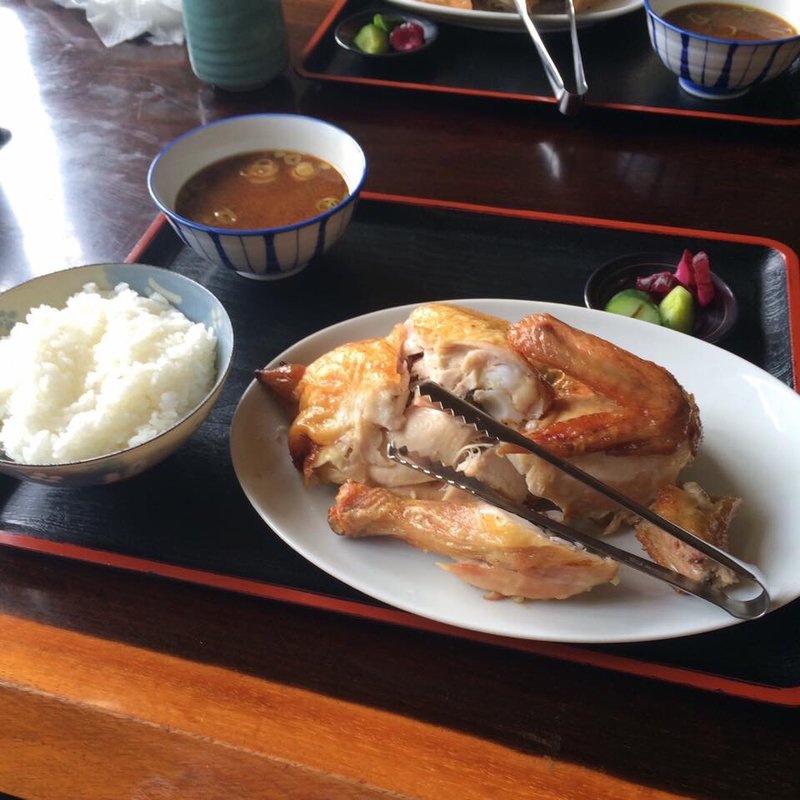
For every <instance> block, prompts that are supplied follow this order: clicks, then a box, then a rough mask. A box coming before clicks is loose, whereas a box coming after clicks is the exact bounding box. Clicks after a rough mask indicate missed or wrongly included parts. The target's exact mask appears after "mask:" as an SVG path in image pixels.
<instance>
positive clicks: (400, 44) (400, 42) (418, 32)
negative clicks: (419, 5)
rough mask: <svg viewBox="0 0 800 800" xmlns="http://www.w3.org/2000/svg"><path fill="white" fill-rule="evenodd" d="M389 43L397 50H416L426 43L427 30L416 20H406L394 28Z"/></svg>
mask: <svg viewBox="0 0 800 800" xmlns="http://www.w3.org/2000/svg"><path fill="white" fill-rule="evenodd" d="M389 44H390V45H391V46H392V47H393V48H394V49H395V50H400V51H406V50H416V49H417V48H419V47H422V45H423V44H425V31H424V30H423V29H422V26H421V25H419V24H418V23H416V22H404V23H403V24H402V25H398V26H397V27H396V28H393V29H392V32H391V33H390V34H389Z"/></svg>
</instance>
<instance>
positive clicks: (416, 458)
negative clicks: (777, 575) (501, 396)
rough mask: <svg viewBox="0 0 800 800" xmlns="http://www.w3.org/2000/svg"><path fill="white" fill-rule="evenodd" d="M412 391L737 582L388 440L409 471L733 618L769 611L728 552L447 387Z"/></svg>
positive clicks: (757, 583) (754, 582) (759, 586)
mask: <svg viewBox="0 0 800 800" xmlns="http://www.w3.org/2000/svg"><path fill="white" fill-rule="evenodd" d="M417 389H418V390H419V392H420V394H422V395H425V396H426V397H429V398H430V399H431V400H432V401H433V402H434V403H438V404H439V405H440V406H441V407H442V408H443V409H444V410H445V411H449V412H451V413H452V414H454V415H455V416H456V417H460V418H462V419H463V420H464V421H465V422H466V423H467V424H469V425H473V426H475V428H476V429H477V430H478V431H479V432H480V433H483V434H485V435H486V436H488V437H489V438H492V439H495V440H497V441H499V442H505V443H507V444H512V445H515V446H516V447H519V448H520V449H522V450H525V451H527V452H529V453H533V454H534V455H536V456H538V457H539V458H542V459H544V460H545V461H547V462H548V463H549V464H552V465H553V466H555V467H557V468H558V469H560V470H562V471H564V472H565V473H567V474H568V475H570V476H571V477H573V478H575V479H576V480H578V481H580V482H581V483H584V484H586V485H587V486H589V487H591V488H592V489H595V490H596V491H598V492H600V493H601V494H603V495H605V496H606V497H609V498H610V499H612V500H614V502H616V503H617V504H619V505H620V506H622V507H623V508H625V509H627V510H628V511H632V512H633V513H634V514H636V515H637V516H639V517H641V518H642V519H644V520H647V521H648V522H650V523H652V524H653V525H655V526H657V527H659V528H661V529H662V530H663V531H665V532H666V533H668V534H670V535H672V536H674V537H675V538H677V539H679V540H680V541H682V542H684V543H685V544H688V545H691V546H692V547H694V548H695V549H697V550H699V551H700V552H701V553H703V554H705V555H706V556H708V557H709V558H711V559H713V560H714V561H716V562H717V563H718V564H721V565H722V566H724V567H727V568H728V569H730V570H731V571H732V572H733V573H734V574H735V575H736V577H737V579H738V581H739V582H738V583H736V584H734V585H733V586H731V587H727V588H725V589H720V588H717V587H714V586H711V585H710V584H708V583H704V582H702V581H696V580H692V579H691V578H688V577H686V576H685V575H681V574H680V573H678V572H674V571H673V570H670V569H667V568H666V567H662V566H661V565H660V564H656V563H655V562H654V561H649V560H648V559H645V558H642V557H640V556H638V555H636V554H635V553H631V552H629V551H627V550H622V549H620V548H618V547H614V546H613V545H611V544H609V543H608V542H606V541H604V540H602V539H598V538H596V537H594V536H592V535H591V534H588V533H584V532H582V531H579V530H575V529H574V528H570V527H568V526H567V525H565V524H564V523H562V522H558V521H557V520H554V519H551V518H550V517H549V516H547V515H546V514H543V513H541V512H539V511H535V510H533V509H531V508H528V507H526V506H522V505H520V504H518V503H515V502H514V501H512V500H509V499H508V498H506V497H504V496H503V495H501V494H500V493H498V492H496V491H495V490H493V489H491V488H490V487H488V486H487V485H486V484H484V483H482V482H481V481H479V480H477V479H476V478H473V477H470V476H468V475H465V474H464V473H463V472H458V471H457V470H455V469H453V468H451V467H447V466H445V465H443V464H440V463H437V462H434V461H432V460H430V459H428V458H425V457H423V456H420V455H418V454H411V453H410V452H408V450H407V449H406V448H404V447H396V446H395V445H394V444H392V443H390V444H389V445H388V446H387V453H386V454H387V456H388V457H389V458H390V459H391V460H393V461H396V462H398V463H400V464H403V465H404V466H407V467H411V468H412V469H416V470H419V471H422V472H425V473H426V474H428V475H431V476H432V477H435V478H437V479H439V480H442V481H446V482H447V483H450V484H452V485H453V486H457V487H458V488H460V489H464V490H466V491H468V492H470V493H471V494H473V495H475V496H476V497H479V498H481V499H482V500H485V501H486V502H487V503H490V504H492V505H494V506H497V507H498V508H502V509H503V510H505V511H508V512H509V513H511V514H516V515H517V516H519V517H522V518H523V519H526V520H528V521H529V522H531V523H533V524H534V525H537V526H539V527H541V528H545V529H546V530H549V531H550V532H552V533H554V534H556V535H557V536H558V537H560V538H562V539H564V540H565V541H567V542H571V543H572V544H576V545H579V546H580V547H582V548H584V549H585V550H587V551H589V552H591V553H594V554H595V555H600V556H605V557H607V558H612V559H614V560H615V561H618V562H619V563H620V564H625V565H626V566H628V567H632V568H633V569H635V570H637V571H639V572H643V573H645V574H646V575H650V576H651V577H653V578H657V579H659V580H661V581H665V582H666V583H669V584H671V585H672V586H675V587H676V588H678V589H681V590H683V591H684V592H687V593H689V594H691V595H694V596H695V597H699V598H701V599H703V600H707V601H708V602H710V603H713V604H714V605H716V606H719V607H720V608H722V609H724V610H725V611H727V612H728V613H729V614H731V615H732V616H734V617H737V618H738V619H757V618H758V617H761V616H763V615H764V614H766V612H767V611H768V610H769V605H770V599H769V594H768V593H767V590H766V588H765V587H764V584H763V583H762V581H761V579H759V578H757V577H756V576H755V575H754V574H753V572H751V571H750V569H748V568H747V567H746V566H745V565H744V564H743V563H742V562H740V561H738V560H737V559H735V558H734V557H733V556H731V555H730V554H729V553H726V552H725V551H724V550H721V549H719V548H718V547H715V546H714V545H712V544H710V543H709V542H706V541H705V540H703V539H700V538H699V537H698V536H695V535H694V534H693V533H691V532H689V531H687V530H685V529H684V528H681V527H679V526H678V525H675V524H674V523H672V522H670V521H669V520H667V519H665V518H664V517H662V516H660V515H658V514H656V513H654V512H653V511H651V510H650V509H649V508H647V507H645V506H643V505H641V504H640V503H637V502H635V501H634V500H631V499H630V498H629V497H627V496H625V495H624V494H621V493H620V492H618V491H617V490H616V489H614V488H612V487H611V486H608V485H607V484H605V483H603V482H602V481H600V480H598V479H597V478H595V477H593V476H592V475H590V474H589V473H587V472H584V471H583V470H581V469H579V468H578V467H576V466H574V465H573V464H570V463H569V462H568V461H564V460H563V459H561V458H559V457H558V456H555V455H553V454H552V453H550V452H548V451H547V450H545V449H543V448H542V447H540V446H539V445H537V444H535V443H534V442H532V441H531V440H530V439H527V438H526V437H524V436H522V435H521V434H519V433H517V432H516V431H514V430H512V429H511V428H509V427H507V426H505V425H503V424H501V423H499V422H498V421H497V420H496V419H494V418H493V417H491V416H489V415H488V414H486V413H485V412H484V411H482V410H481V409H479V408H478V407H477V406H474V405H473V404H472V403H469V402H468V401H466V400H462V399H461V398H459V397H456V395H454V394H452V393H451V392H449V391H447V389H445V388H444V387H442V386H440V385H439V384H438V383H435V382H433V381H423V382H421V383H419V384H417ZM729 590H730V591H733V592H736V595H737V596H734V595H733V594H729V593H728V591H729ZM748 594H750V595H753V596H750V597H747V596H746V595H748ZM743 595H745V596H743Z"/></svg>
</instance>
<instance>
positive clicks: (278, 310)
mask: <svg viewBox="0 0 800 800" xmlns="http://www.w3.org/2000/svg"><path fill="white" fill-rule="evenodd" d="M684 247H688V248H690V249H692V250H699V249H704V250H706V251H707V252H708V253H709V255H710V257H711V259H712V263H713V264H714V265H715V269H716V271H718V272H719V274H720V276H721V277H722V278H724V279H725V280H726V281H727V282H728V283H729V284H730V285H731V287H732V288H733V290H734V291H735V293H736V294H737V296H738V298H739V300H740V302H741V305H742V315H741V317H740V319H739V322H738V324H737V327H736V328H735V329H734V331H733V332H732V334H731V335H730V337H729V338H727V339H726V340H725V341H724V342H722V343H721V346H723V347H725V348H726V349H729V350H731V351H732V352H735V353H737V354H738V355H740V356H742V357H744V358H746V359H748V360H749V361H751V362H753V363H755V364H757V365H759V366H761V367H762V368H764V369H766V370H767V371H769V372H770V373H772V374H773V375H775V376H777V377H778V378H779V379H780V380H782V381H783V382H785V383H787V384H789V385H791V386H795V387H796V383H797V370H798V359H797V352H798V346H797V343H798V333H799V331H798V327H800V325H799V324H798V322H797V321H796V320H795V319H793V318H792V316H791V314H790V309H791V308H792V307H794V308H797V297H798V293H799V292H800V267H799V266H798V259H797V255H796V254H795V253H794V252H793V251H792V250H791V249H789V248H788V247H785V246H783V245H782V244H780V243H778V242H774V241H767V240H761V239H756V238H753V237H748V236H736V235H730V234H719V233H711V232H704V231H695V230H683V229H673V228H658V227H653V226H646V225H640V224H636V225H634V224H628V223H624V222H616V221H609V220H600V219H584V218H565V217H559V216H555V215H548V214H543V213H538V212H524V211H514V210H508V209H495V208H483V207H476V206H469V205H465V204H461V203H442V202H438V201H424V200H419V199H414V198H398V197H390V196H385V195H376V194H364V195H363V196H362V199H361V200H360V202H359V205H358V207H357V209H356V212H355V215H354V218H353V221H352V223H351V227H350V228H349V229H348V231H347V234H346V235H345V237H344V238H343V239H342V240H340V241H339V242H338V243H337V244H336V245H335V246H334V248H332V250H331V251H330V252H329V253H328V254H327V255H325V256H323V257H322V258H321V259H320V260H319V261H317V262H316V263H314V264H312V265H311V266H309V268H308V269H307V270H306V271H305V272H303V273H301V274H300V275H297V276H295V277H293V278H289V279H286V280H283V281H278V282H264V283H262V282H254V281H250V280H247V279H244V278H241V277H239V276H237V275H235V274H234V273H232V272H228V271H224V270H222V269H220V268H217V267H214V266H212V265H209V264H208V263H206V262H204V261H202V260H201V259H199V258H198V257H196V256H195V255H194V254H193V253H192V252H191V251H189V250H187V249H184V248H183V246H182V245H181V243H180V242H179V240H178V239H177V237H176V236H175V235H174V234H173V233H172V230H171V229H170V228H169V226H168V225H166V224H165V222H164V220H163V219H161V218H159V219H158V220H156V221H155V222H154V224H153V226H152V227H151V228H150V230H149V231H147V233H146V234H145V235H144V236H143V238H142V241H141V242H140V245H139V246H138V247H137V248H136V249H135V251H134V252H133V253H131V257H130V259H129V260H131V261H137V262H146V263H151V264H156V265H161V266H167V267H169V268H171V269H174V270H177V271H180V272H182V273H184V274H187V275H189V276H190V277H192V278H194V279H195V280H197V281H198V282H200V283H201V284H203V285H205V286H207V287H208V288H209V289H210V290H211V291H213V292H214V293H215V294H216V295H217V296H218V297H219V298H220V299H221V300H222V301H223V302H224V304H225V306H226V308H227V309H228V312H229V314H230V316H231V319H232V322H233V326H234V332H235V336H236V351H235V355H234V364H233V368H232V372H231V376H230V378H229V381H228V383H227V385H226V388H225V390H224V393H223V395H222V397H221V399H220V401H219V403H218V404H217V406H216V407H215V409H214V410H213V412H212V414H211V415H210V417H209V418H208V420H206V422H205V423H204V424H203V425H202V426H201V428H200V429H199V430H198V432H197V433H196V434H195V435H194V436H193V437H192V439H190V440H189V442H187V443H186V444H185V445H184V446H183V447H182V448H181V449H180V450H179V451H178V452H176V453H175V454H174V455H172V456H171V457H170V458H168V459H167V460H166V461H164V462H163V463H162V464H160V465H159V466H157V467H155V468H154V469H152V470H151V471H149V472H146V473H144V474H142V475H140V476H137V477H136V478H134V479H132V480H130V481H127V482H123V483H119V484H111V485H109V486H101V487H90V488H83V489H65V488H58V487H51V486H44V485H40V484H34V483H20V482H17V481H15V480H13V479H11V478H9V477H6V476H0V498H1V499H2V505H1V507H0V544H2V545H3V546H7V547H16V548H23V549H28V550H33V551H37V552H41V553H46V554H49V555H51V556H57V557H64V558H72V559H79V560H82V561H87V562H92V563H96V564H103V565H107V566H110V567H115V568H122V569H129V570H136V571H142V572H148V573H152V574H156V575H161V576H164V577H167V578H173V579H177V580H182V581H189V582H193V583H198V584H202V585H207V586H214V587H219V588H222V589H226V590H231V591H238V592H243V593H247V594H251V595H255V596H260V597H264V598H268V599H271V600H274V601H279V602H289V603H299V604H304V605H308V606H314V607H317V608H323V609H327V610H330V611H334V612H338V613H344V614H349V615H353V616H360V617H366V618H371V619H376V620H381V621H383V622H387V623H392V624H399V625H404V626H408V627H413V628H419V629H426V630H431V631H437V632H440V633H442V634H445V635H453V636H460V637H464V638H470V639H475V640H479V641H483V642H488V643H491V644H493V645H496V646H499V647H508V648H517V649H522V650H526V651H530V652H535V653H539V654H542V655H546V656H549V657H552V658H555V659H566V660H570V661H577V662H581V663H589V664H594V665H597V666H600V667H604V668H607V669H612V670H617V671H620V672H625V673H630V674H638V675H646V676H650V677H652V678H655V679H659V680H667V681H672V682H676V683H683V684H687V685H691V686H694V687H697V688H701V689H707V690H714V691H722V692H726V693H729V694H732V695H737V696H741V697H747V698H750V699H753V700H757V701H761V702H768V703H778V704H784V705H800V639H798V637H797V636H796V635H795V634H796V631H797V629H798V626H800V601H796V602H794V603H791V604H790V605H788V606H785V607H784V608H782V609H779V610H777V611H775V612H773V613H772V614H770V615H768V616H767V617H766V618H764V619H762V620H758V621H756V622H749V623H745V624H742V625H737V626H734V627H731V628H726V629H724V630H721V631H717V632H713V633H708V634H702V635H698V636H691V637H686V638H683V639H672V640H668V641H662V642H648V643H641V644H625V645H603V646H583V645H577V646H576V645H569V646H565V645H561V644H554V643H548V642H532V641H520V640H514V639H505V638H501V637H494V636H489V635H485V634H478V633H473V632H470V631H464V630H461V629H457V628H452V627H448V626H444V625H441V624H439V623H436V622H432V621H429V620H426V619H422V618H420V617H416V616H413V615H411V614H408V613H406V612H402V611H398V610H397V609H393V608H389V607H387V606H385V605H383V604H381V603H378V602H376V601H374V600H372V599H371V598H369V597H366V596H364V595H362V594H360V593H359V592H357V591H355V590H353V589H351V588H350V587H348V586H346V585H344V584H342V583H340V582H339V581H337V580H336V579H334V578H332V577H330V576H328V575H327V574H326V573H324V572H322V571H320V570H319V569H317V568H316V567H315V566H313V565H312V564H310V563H309V562H307V561H306V560H305V559H303V558H302V557H301V556H300V555H298V554H297V553H295V551H294V550H292V549H291V548H289V547H288V545H286V544H284V543H283V541H282V540H281V539H279V538H278V537H277V536H276V535H274V534H273V533H272V532H271V531H270V530H269V528H268V527H267V526H266V525H265V524H264V523H263V522H262V520H261V519H260V517H258V515H257V514H256V513H255V511H253V509H252V508H251V506H250V504H249V502H248V501H247V499H246V498H245V496H244V494H243V492H242V491H241V488H240V486H239V484H238V482H237V480H236V476H235V474H234V471H233V467H232V465H231V458H230V453H229V441H228V434H229V428H230V423H231V419H232V416H233V412H234V410H235V408H236V405H237V403H238V402H239V399H240V397H241V395H242V393H243V391H244V390H245V388H246V387H247V385H248V384H249V383H250V381H251V380H252V377H253V370H254V369H256V368H258V367H260V366H262V365H263V364H265V363H266V362H268V361H269V360H271V359H272V358H273V357H274V356H276V355H277V354H278V353H280V352H281V351H283V350H284V349H285V348H287V347H288V346H289V345H291V344H293V343H295V342H297V341H298V340H300V339H301V338H303V337H304V336H306V335H308V334H311V333H313V332H316V331H318V330H319V329H321V328H323V327H326V326H328V325H331V324H334V323H337V322H340V321H342V320H345V319H349V318H351V317H354V316H357V315H359V314H362V313H366V312H369V311H374V310H377V309H379V308H385V307H390V306H396V305H402V304H406V303H419V302H424V301H427V300H437V299H446V298H449V299H457V298H460V297H461V298H470V297H471V298H474V297H500V298H512V299H513V298H519V299H532V300H546V301H553V302H560V303H569V304H575V305H582V303H583V299H582V298H583V287H584V283H585V281H586V279H587V277H588V275H589V274H590V272H591V271H592V270H593V269H594V268H595V267H597V266H599V265H601V264H602V263H604V262H605V261H608V260H610V259H612V258H615V257H617V256H621V255H625V254H628V253H635V252H653V251H660V252H674V253H676V254H678V255H679V254H680V253H681V251H682V249H683V248H684ZM153 509H157V510H158V513H155V514H154V513H153Z"/></svg>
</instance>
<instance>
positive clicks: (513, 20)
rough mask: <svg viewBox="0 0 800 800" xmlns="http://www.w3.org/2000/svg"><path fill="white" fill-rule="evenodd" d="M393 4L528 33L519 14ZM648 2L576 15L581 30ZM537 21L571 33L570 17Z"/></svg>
mask: <svg viewBox="0 0 800 800" xmlns="http://www.w3.org/2000/svg"><path fill="white" fill-rule="evenodd" d="M389 2H390V3H392V5H396V6H400V7H401V8H404V9H405V10H406V11H413V12H414V13H415V14H421V15H422V16H424V17H429V18H430V19H435V20H437V21H438V22H446V23H450V24H451V25H460V26H461V27H463V28H478V29H479V30H487V31H501V32H503V31H515V32H519V33H524V31H525V26H524V25H523V24H522V20H521V19H520V16H519V14H517V13H516V12H515V11H477V10H469V9H464V8H450V7H449V6H440V5H436V4H435V3H424V2H422V0H389ZM643 5H644V0H606V1H605V2H604V3H603V4H602V5H599V6H597V7H596V8H593V9H590V10H589V11H584V12H582V13H581V14H576V15H575V24H576V25H577V27H579V28H585V27H588V26H589V25H595V24H597V23H598V22H605V21H606V20H610V19H614V18H616V17H620V16H622V15H623V14H630V13H631V12H632V11H636V9H638V8H641V7H642V6H643ZM532 16H533V21H534V22H535V23H536V27H537V28H538V29H539V30H540V31H565V30H569V18H568V17H567V15H566V14H533V15H532Z"/></svg>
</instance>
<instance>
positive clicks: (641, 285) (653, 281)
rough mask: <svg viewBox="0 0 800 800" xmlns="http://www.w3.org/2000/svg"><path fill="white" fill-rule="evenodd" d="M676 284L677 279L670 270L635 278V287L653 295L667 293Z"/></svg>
mask: <svg viewBox="0 0 800 800" xmlns="http://www.w3.org/2000/svg"><path fill="white" fill-rule="evenodd" d="M677 285H678V279H677V278H676V277H675V275H674V273H672V272H656V273H654V274H652V275H643V276H641V277H639V278H637V279H636V288H637V289H638V290H639V291H640V292H647V293H648V294H650V295H653V296H654V297H664V296H666V295H668V294H669V293H670V292H671V291H672V290H673V289H674V288H675V287H676V286H677Z"/></svg>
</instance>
